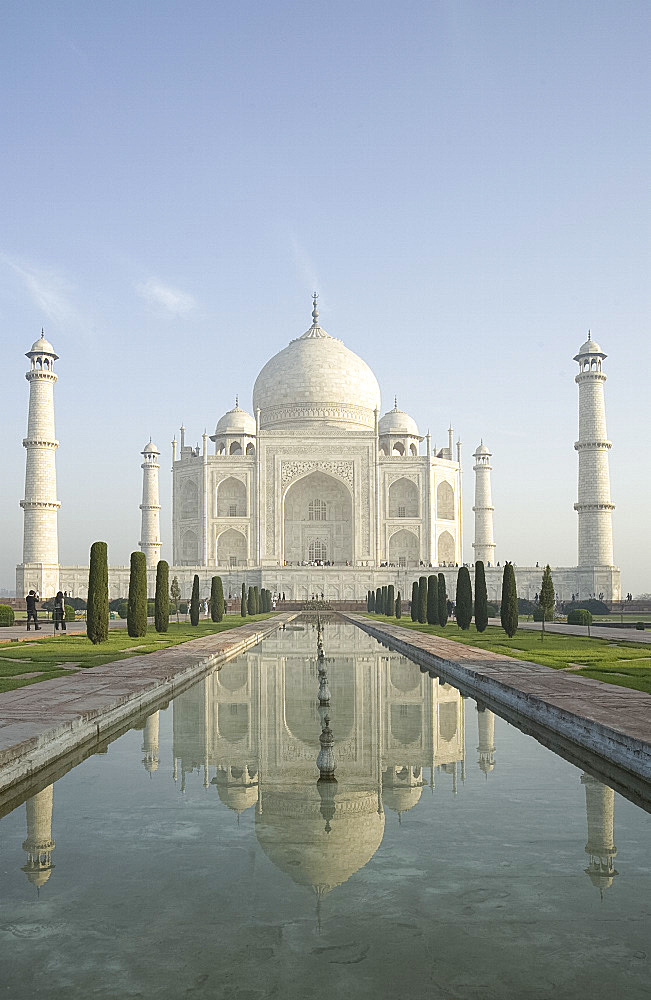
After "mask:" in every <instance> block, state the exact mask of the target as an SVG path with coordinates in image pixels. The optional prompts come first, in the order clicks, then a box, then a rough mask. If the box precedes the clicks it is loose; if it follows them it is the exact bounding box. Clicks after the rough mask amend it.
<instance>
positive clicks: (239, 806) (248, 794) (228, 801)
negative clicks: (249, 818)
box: [212, 778, 258, 813]
mask: <svg viewBox="0 0 651 1000" xmlns="http://www.w3.org/2000/svg"><path fill="white" fill-rule="evenodd" d="M212 784H216V785H217V794H218V795H219V798H220V800H221V801H222V802H223V803H224V805H225V806H228V808H229V809H232V810H233V812H236V813H242V812H244V811H245V810H246V809H250V808H251V806H254V805H255V804H256V802H257V801H258V786H257V784H255V785H225V784H223V783H222V782H216V781H215V779H214V778H213V780H212Z"/></svg>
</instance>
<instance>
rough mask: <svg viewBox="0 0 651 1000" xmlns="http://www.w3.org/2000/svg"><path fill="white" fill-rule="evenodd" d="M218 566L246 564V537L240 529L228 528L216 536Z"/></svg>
mask: <svg viewBox="0 0 651 1000" xmlns="http://www.w3.org/2000/svg"><path fill="white" fill-rule="evenodd" d="M217 565H218V566H245V565H246V538H245V537H244V535H243V534H242V532H241V531H236V529H235V528H228V529H227V530H226V531H222V533H221V534H220V535H219V536H218V538H217Z"/></svg>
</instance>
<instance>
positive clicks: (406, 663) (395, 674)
mask: <svg viewBox="0 0 651 1000" xmlns="http://www.w3.org/2000/svg"><path fill="white" fill-rule="evenodd" d="M389 676H390V678H391V684H392V685H393V687H394V688H395V689H396V690H397V691H402V692H403V694H406V693H407V692H408V691H414V690H416V689H417V688H418V687H420V671H419V669H418V667H417V666H416V665H415V664H414V663H412V662H411V661H410V660H403V659H400V660H393V661H392V662H391V664H390V666H389Z"/></svg>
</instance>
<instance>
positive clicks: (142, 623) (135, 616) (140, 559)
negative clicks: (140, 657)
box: [127, 552, 147, 639]
mask: <svg viewBox="0 0 651 1000" xmlns="http://www.w3.org/2000/svg"><path fill="white" fill-rule="evenodd" d="M127 632H128V633H129V635H130V636H131V638H132V639H136V638H138V636H142V635H146V634H147V560H146V558H145V553H144V552H132V553H131V572H130V573H129V607H128V610H127Z"/></svg>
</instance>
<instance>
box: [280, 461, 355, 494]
mask: <svg viewBox="0 0 651 1000" xmlns="http://www.w3.org/2000/svg"><path fill="white" fill-rule="evenodd" d="M306 472H325V473H326V474H327V475H330V476H334V477H335V479H342V480H343V481H344V482H345V483H347V484H348V485H349V486H350V488H351V490H352V488H353V463H352V462H347V461H340V462H318V461H312V462H310V461H305V462H302V461H293V462H292V461H283V462H282V465H281V472H280V482H281V486H282V487H283V488H284V487H285V486H286V485H287V483H290V482H291V481H292V479H295V478H296V477H297V476H302V475H304V474H305V473H306Z"/></svg>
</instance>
